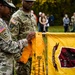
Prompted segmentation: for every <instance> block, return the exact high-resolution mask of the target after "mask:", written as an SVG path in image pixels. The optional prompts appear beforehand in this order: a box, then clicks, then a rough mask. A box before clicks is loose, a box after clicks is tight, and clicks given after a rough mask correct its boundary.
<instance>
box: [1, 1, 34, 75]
mask: <svg viewBox="0 0 75 75" xmlns="http://www.w3.org/2000/svg"><path fill="white" fill-rule="evenodd" d="M14 7H15V6H14V5H13V4H12V3H9V2H7V1H6V0H0V75H14V70H13V67H14V64H13V59H14V58H15V59H16V60H17V61H18V60H19V58H20V56H21V51H22V48H23V47H25V46H26V45H27V43H28V42H30V41H31V39H32V37H33V36H34V34H35V33H33V34H32V35H31V33H29V34H28V35H27V37H26V39H22V40H19V41H18V42H15V41H12V38H11V34H10V31H9V29H8V26H7V24H6V23H5V21H4V20H3V17H7V16H8V15H9V14H10V11H11V8H14Z"/></svg>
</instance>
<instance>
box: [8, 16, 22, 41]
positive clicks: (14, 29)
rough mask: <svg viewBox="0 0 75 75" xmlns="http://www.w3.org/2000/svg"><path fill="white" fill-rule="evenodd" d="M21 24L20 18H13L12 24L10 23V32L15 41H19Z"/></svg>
mask: <svg viewBox="0 0 75 75" xmlns="http://www.w3.org/2000/svg"><path fill="white" fill-rule="evenodd" d="M20 24H21V22H20V21H19V18H18V17H12V18H11V19H10V22H9V29H10V32H11V35H12V39H13V40H14V41H17V40H18V37H19V36H18V34H19V28H20V27H19V26H20Z"/></svg>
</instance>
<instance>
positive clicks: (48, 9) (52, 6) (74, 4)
mask: <svg viewBox="0 0 75 75" xmlns="http://www.w3.org/2000/svg"><path fill="white" fill-rule="evenodd" d="M13 3H14V4H15V5H16V6H17V8H19V7H20V6H21V0H13ZM32 9H33V10H34V12H35V14H36V15H37V16H38V13H39V12H40V11H41V12H44V13H46V14H49V15H51V14H53V15H54V17H55V24H56V25H62V18H63V16H64V14H65V13H67V14H68V15H69V18H70V17H71V16H72V14H73V12H74V11H75V0H36V2H35V4H34V6H33V8H32Z"/></svg>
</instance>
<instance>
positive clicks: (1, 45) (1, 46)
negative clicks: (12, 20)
mask: <svg viewBox="0 0 75 75" xmlns="http://www.w3.org/2000/svg"><path fill="white" fill-rule="evenodd" d="M23 40H24V39H23ZM23 40H19V41H18V42H15V41H12V40H11V41H9V42H5V41H4V40H3V39H1V38H0V50H1V51H2V52H4V53H8V54H13V56H14V57H15V59H16V60H18V59H19V58H20V56H21V52H22V50H23V47H25V46H26V43H27V42H26V43H25V42H24V41H25V40H24V41H23ZM24 44H25V45H24Z"/></svg>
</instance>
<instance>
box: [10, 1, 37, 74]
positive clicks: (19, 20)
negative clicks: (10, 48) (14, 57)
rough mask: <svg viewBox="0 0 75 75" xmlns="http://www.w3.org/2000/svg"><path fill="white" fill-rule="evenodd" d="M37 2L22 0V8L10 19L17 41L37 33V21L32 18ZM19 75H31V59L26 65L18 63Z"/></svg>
mask: <svg viewBox="0 0 75 75" xmlns="http://www.w3.org/2000/svg"><path fill="white" fill-rule="evenodd" d="M34 1H36V0H22V8H20V9H19V10H17V11H16V12H15V13H14V14H13V15H12V17H11V19H10V23H9V26H10V31H11V34H12V38H13V40H15V41H18V40H21V39H24V38H26V36H27V34H28V33H29V32H35V31H36V27H35V26H36V24H37V23H36V21H35V19H33V18H32V16H31V8H32V6H33V4H34ZM18 64H19V68H18V70H17V75H30V68H31V57H30V58H29V60H28V62H27V63H26V64H24V63H22V62H21V63H20V62H19V63H18Z"/></svg>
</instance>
